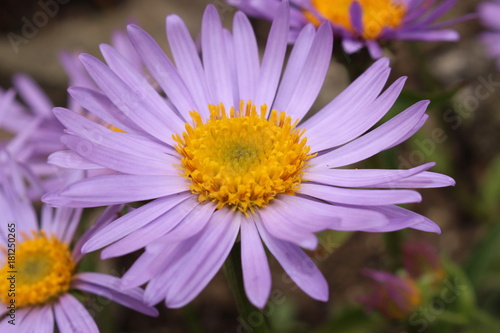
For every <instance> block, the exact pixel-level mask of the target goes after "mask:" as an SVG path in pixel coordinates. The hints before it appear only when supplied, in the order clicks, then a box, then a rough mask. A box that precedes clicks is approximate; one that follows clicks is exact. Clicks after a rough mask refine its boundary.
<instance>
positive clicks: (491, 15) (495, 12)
mask: <svg viewBox="0 0 500 333" xmlns="http://www.w3.org/2000/svg"><path fill="white" fill-rule="evenodd" d="M478 12H479V17H480V19H481V22H482V23H483V25H484V26H485V27H486V28H487V29H488V30H489V31H487V32H484V33H483V34H482V36H481V39H482V41H483V44H484V45H485V47H486V50H487V52H488V54H489V56H490V57H492V58H495V59H497V68H498V69H499V70H500V19H499V18H500V1H498V0H492V1H486V2H482V3H481V4H480V5H479V8H478Z"/></svg>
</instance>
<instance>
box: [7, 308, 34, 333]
mask: <svg viewBox="0 0 500 333" xmlns="http://www.w3.org/2000/svg"><path fill="white" fill-rule="evenodd" d="M31 309H32V307H24V308H20V309H17V310H16V322H17V323H22V322H23V321H24V318H26V316H27V315H28V314H29V313H30V312H31ZM9 320H10V318H9V317H5V318H3V319H2V321H0V330H1V332H11V331H12V324H10V323H9ZM19 325H20V324H19ZM20 329H21V328H20V327H19V330H20ZM16 332H17V331H16ZM21 333H23V331H21Z"/></svg>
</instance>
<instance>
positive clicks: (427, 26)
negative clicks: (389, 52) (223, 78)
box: [227, 0, 472, 59]
mask: <svg viewBox="0 0 500 333" xmlns="http://www.w3.org/2000/svg"><path fill="white" fill-rule="evenodd" d="M227 2H228V3H229V4H232V5H234V6H236V7H238V8H239V9H241V10H242V11H244V12H246V13H247V14H248V15H250V16H254V17H258V18H263V19H267V20H272V19H273V17H274V16H275V15H276V13H277V9H278V7H279V4H280V2H282V1H281V0H227ZM456 2H457V0H443V1H437V0H375V1H373V0H342V1H330V0H290V3H291V4H292V6H291V10H290V17H291V25H290V29H291V33H290V36H289V37H290V42H294V41H295V40H296V38H297V37H298V35H299V32H300V31H301V30H302V28H303V27H304V26H305V25H307V24H308V23H313V24H314V25H316V26H319V25H320V24H321V23H322V22H325V21H327V22H330V23H331V24H332V26H333V28H334V32H335V33H336V35H337V36H340V37H341V38H342V46H343V48H344V51H345V52H347V53H349V54H350V53H355V52H357V51H359V50H360V49H361V48H363V47H367V48H368V51H369V52H370V55H371V56H372V58H374V59H377V58H380V57H381V56H382V49H381V47H380V42H385V41H390V40H419V41H456V40H458V39H459V35H458V33H457V32H456V31H455V30H450V29H447V28H448V27H449V26H451V25H453V24H456V23H459V22H462V21H464V20H467V19H470V18H471V17H472V15H466V16H463V17H460V18H458V19H453V20H450V21H445V22H436V21H438V20H439V19H440V18H441V17H442V16H443V15H445V14H446V13H447V12H448V11H449V10H450V9H451V8H452V7H453V6H454V5H455V3H456Z"/></svg>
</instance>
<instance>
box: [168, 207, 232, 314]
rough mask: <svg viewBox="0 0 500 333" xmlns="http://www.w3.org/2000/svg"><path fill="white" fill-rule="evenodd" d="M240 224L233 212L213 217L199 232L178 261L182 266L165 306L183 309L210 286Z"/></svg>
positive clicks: (229, 249)
mask: <svg viewBox="0 0 500 333" xmlns="http://www.w3.org/2000/svg"><path fill="white" fill-rule="evenodd" d="M227 211H229V210H227ZM219 215H222V216H219ZM240 220H241V215H240V214H239V213H235V212H232V211H229V212H224V213H221V214H217V215H216V214H214V215H213V217H212V220H211V221H210V222H209V223H208V224H207V226H206V228H205V230H204V231H203V232H202V234H203V235H202V237H200V238H199V239H198V241H197V242H196V243H195V244H194V245H193V246H192V248H191V250H190V251H189V252H188V253H186V255H185V256H184V257H183V258H182V259H181V260H182V263H183V265H181V266H180V267H179V268H178V271H177V273H176V276H175V277H173V281H172V282H171V283H172V284H171V286H170V288H169V290H168V293H167V296H166V300H165V304H166V305H167V306H168V307H172V308H178V307H182V306H184V305H186V304H187V303H189V302H190V301H191V300H193V299H194V298H195V297H196V296H197V295H198V294H199V293H200V292H201V290H203V288H205V286H206V285H207V284H208V282H210V280H211V279H212V278H213V277H214V275H215V274H216V273H217V271H219V269H220V268H221V266H222V264H223V263H224V261H225V260H226V258H227V256H228V254H229V251H231V248H232V247H233V244H234V242H235V240H236V236H237V235H238V232H239V229H240V222H241V221H240Z"/></svg>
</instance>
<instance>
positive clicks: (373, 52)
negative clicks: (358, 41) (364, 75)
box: [366, 40, 384, 59]
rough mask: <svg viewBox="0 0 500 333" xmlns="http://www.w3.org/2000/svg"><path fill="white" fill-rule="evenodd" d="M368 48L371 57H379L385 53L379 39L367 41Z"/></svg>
mask: <svg viewBox="0 0 500 333" xmlns="http://www.w3.org/2000/svg"><path fill="white" fill-rule="evenodd" d="M366 48H367V49H368V53H370V57H372V59H379V58H380V57H382V55H383V54H384V51H383V50H382V47H381V46H380V44H379V43H378V42H377V41H374V40H368V41H366Z"/></svg>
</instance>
